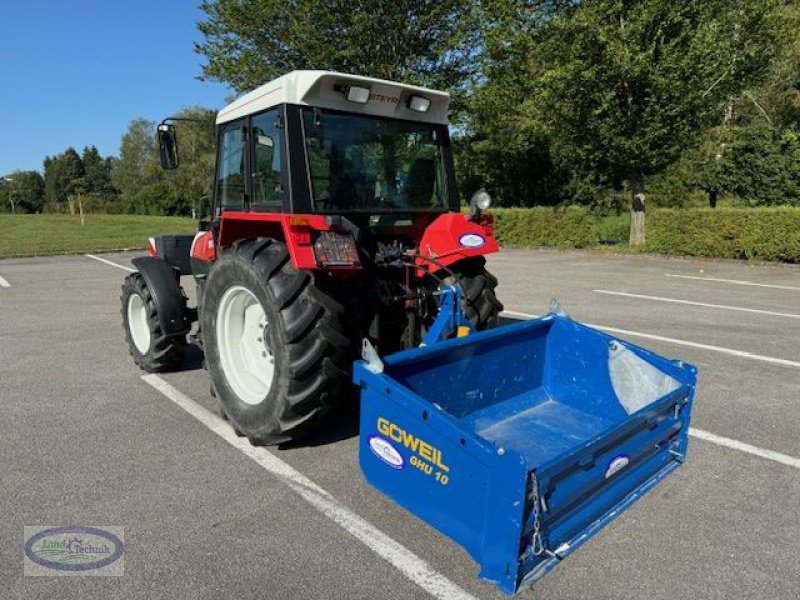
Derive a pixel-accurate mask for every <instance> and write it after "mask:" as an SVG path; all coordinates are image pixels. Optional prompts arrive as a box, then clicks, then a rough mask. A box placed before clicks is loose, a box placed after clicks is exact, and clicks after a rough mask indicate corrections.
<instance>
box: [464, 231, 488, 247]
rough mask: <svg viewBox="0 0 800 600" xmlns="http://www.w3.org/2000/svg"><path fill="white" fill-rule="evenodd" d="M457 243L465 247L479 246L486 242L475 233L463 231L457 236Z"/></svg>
mask: <svg viewBox="0 0 800 600" xmlns="http://www.w3.org/2000/svg"><path fill="white" fill-rule="evenodd" d="M458 243H459V244H461V245H462V246H464V247H465V248H480V247H481V246H483V245H484V244H485V243H486V240H485V239H484V238H483V236H482V235H478V234H477V233H465V234H464V235H462V236H461V237H460V238H458Z"/></svg>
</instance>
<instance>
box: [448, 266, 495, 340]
mask: <svg viewBox="0 0 800 600" xmlns="http://www.w3.org/2000/svg"><path fill="white" fill-rule="evenodd" d="M451 269H452V271H453V272H454V273H455V274H456V275H457V279H458V282H459V283H460V284H461V288H462V289H463V290H464V312H465V313H466V315H467V318H468V319H469V320H470V321H471V322H472V324H473V325H474V326H475V328H476V329H478V330H479V331H483V330H484V329H491V328H492V327H497V325H499V323H500V313H501V312H502V311H503V304H502V303H501V302H500V301H499V300H498V299H497V295H496V293H495V288H496V287H497V278H496V277H495V276H494V275H492V274H491V273H490V272H489V271H487V270H486V259H485V258H483V257H482V256H480V257H477V258H469V259H466V260H462V261H460V262H457V263H456V264H455V265H453V266H452V267H451Z"/></svg>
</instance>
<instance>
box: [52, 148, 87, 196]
mask: <svg viewBox="0 0 800 600" xmlns="http://www.w3.org/2000/svg"><path fill="white" fill-rule="evenodd" d="M83 174H84V171H83V161H82V160H81V157H80V155H79V154H78V153H77V152H76V151H75V149H74V148H67V149H66V150H65V151H64V152H63V153H62V154H59V155H57V156H54V157H49V156H48V157H46V158H45V159H44V187H45V200H46V201H47V203H48V204H50V205H51V207H52V209H53V210H57V211H63V210H65V208H66V205H67V200H68V199H69V197H70V195H72V193H73V188H74V186H75V182H76V181H77V180H78V179H80V178H81V177H83Z"/></svg>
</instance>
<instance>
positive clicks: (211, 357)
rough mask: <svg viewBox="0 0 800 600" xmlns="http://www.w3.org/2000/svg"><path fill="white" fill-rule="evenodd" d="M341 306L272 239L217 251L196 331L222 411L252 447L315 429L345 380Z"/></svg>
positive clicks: (291, 437)
mask: <svg viewBox="0 0 800 600" xmlns="http://www.w3.org/2000/svg"><path fill="white" fill-rule="evenodd" d="M341 317H342V306H341V305H340V304H339V303H338V302H336V301H335V300H333V299H332V298H331V297H330V296H328V295H326V294H324V293H323V292H322V291H320V290H319V289H318V288H317V287H316V285H315V282H314V278H313V276H312V275H311V274H310V273H309V272H307V271H298V270H297V269H295V268H294V267H293V266H292V264H291V262H290V261H289V255H288V252H287V250H286V246H285V245H284V244H283V243H281V242H278V241H276V240H272V239H259V240H242V241H239V242H236V243H235V244H234V245H233V246H231V247H230V248H226V249H224V250H223V251H222V253H221V256H220V258H219V259H218V260H217V262H216V263H215V264H214V265H213V267H212V268H211V271H210V273H209V275H208V279H207V281H206V284H205V290H204V295H203V308H202V310H201V316H200V319H201V331H202V336H203V346H204V349H205V353H206V361H207V365H208V369H209V372H210V375H211V379H212V385H213V387H214V389H215V390H216V395H217V399H218V400H219V402H220V405H221V409H222V412H223V414H224V415H225V417H227V418H228V419H229V420H230V421H231V424H232V425H233V427H234V430H235V431H236V432H237V433H240V434H243V435H245V436H247V437H248V439H249V440H250V442H251V443H253V444H254V445H270V444H281V443H284V442H288V441H291V440H296V439H299V438H300V437H302V436H303V435H306V434H307V433H309V432H310V431H312V430H313V429H314V428H315V427H316V426H318V425H319V424H320V422H321V421H322V418H323V417H324V416H325V415H326V414H328V413H329V411H330V409H331V407H332V406H333V405H334V404H335V403H336V400H337V397H338V396H339V395H340V394H341V393H342V391H343V386H344V385H346V382H347V381H348V375H347V371H346V356H347V349H348V345H349V340H348V339H347V337H346V336H345V335H344V333H343V331H342V326H341Z"/></svg>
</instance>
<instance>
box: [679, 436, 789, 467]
mask: <svg viewBox="0 0 800 600" xmlns="http://www.w3.org/2000/svg"><path fill="white" fill-rule="evenodd" d="M689 435H691V436H693V437H696V438H699V439H701V440H706V441H707V442H711V443H713V444H719V445H720V446H725V447H727V448H733V449H734V450H739V451H740V452H747V453H748V454H754V455H755V456H760V457H761V458H766V459H767V460H774V461H775V462H779V463H781V464H784V465H788V466H790V467H794V468H795V469H800V458H795V457H794V456H789V455H788V454H781V453H780V452H775V451H773V450H767V449H766V448H759V447H758V446H753V445H751V444H745V443H744V442H740V441H739V440H733V439H731V438H726V437H723V436H721V435H717V434H716V433H711V432H710V431H703V430H702V429H696V428H694V427H689Z"/></svg>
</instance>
